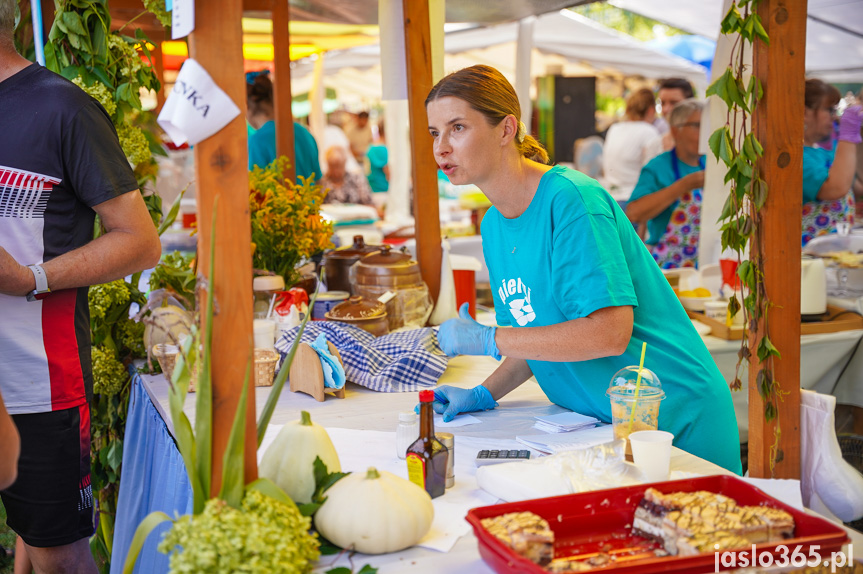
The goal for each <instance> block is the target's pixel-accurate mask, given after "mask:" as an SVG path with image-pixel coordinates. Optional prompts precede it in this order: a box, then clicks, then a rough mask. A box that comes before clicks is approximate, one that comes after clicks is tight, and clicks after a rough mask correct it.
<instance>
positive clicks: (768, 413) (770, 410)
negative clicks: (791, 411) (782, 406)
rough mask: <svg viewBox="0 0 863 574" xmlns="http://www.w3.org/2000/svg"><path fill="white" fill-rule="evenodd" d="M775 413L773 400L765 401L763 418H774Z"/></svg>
mask: <svg viewBox="0 0 863 574" xmlns="http://www.w3.org/2000/svg"><path fill="white" fill-rule="evenodd" d="M776 415H777V412H776V405H774V404H773V401H767V402H766V403H765V404H764V420H766V421H767V422H770V421H772V420H773V419H775V418H776Z"/></svg>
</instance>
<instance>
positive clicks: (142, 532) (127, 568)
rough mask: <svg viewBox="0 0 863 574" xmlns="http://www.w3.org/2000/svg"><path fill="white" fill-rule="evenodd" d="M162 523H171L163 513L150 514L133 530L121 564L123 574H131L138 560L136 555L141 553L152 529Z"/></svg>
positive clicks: (169, 518) (168, 517)
mask: <svg viewBox="0 0 863 574" xmlns="http://www.w3.org/2000/svg"><path fill="white" fill-rule="evenodd" d="M163 522H171V517H170V516H168V515H167V514H165V513H164V512H158V511H157V512H151V513H150V514H148V515H147V516H146V517H145V518H144V520H142V521H141V524H139V525H138V528H136V529H135V536H133V537H132V543H131V544H130V545H129V553H128V554H126V562H125V563H124V564H123V574H132V572H134V570H135V562H137V560H138V554H140V553H141V548H143V547H144V542H145V541H146V540H147V537H148V536H149V535H150V533H151V532H153V529H154V528H156V527H157V526H159V525H160V524H162V523H163Z"/></svg>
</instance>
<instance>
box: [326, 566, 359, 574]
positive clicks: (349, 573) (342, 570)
mask: <svg viewBox="0 0 863 574" xmlns="http://www.w3.org/2000/svg"><path fill="white" fill-rule="evenodd" d="M324 574H354V572H353V570H351V569H350V568H348V567H347V566H338V567H336V568H330V569H329V570H325V571H324Z"/></svg>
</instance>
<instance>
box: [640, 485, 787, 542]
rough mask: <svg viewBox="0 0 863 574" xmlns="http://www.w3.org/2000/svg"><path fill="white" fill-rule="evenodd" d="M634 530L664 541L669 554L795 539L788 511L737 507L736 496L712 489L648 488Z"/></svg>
mask: <svg viewBox="0 0 863 574" xmlns="http://www.w3.org/2000/svg"><path fill="white" fill-rule="evenodd" d="M632 529H633V532H634V533H635V534H637V535H639V536H643V537H645V538H649V539H652V540H656V541H657V542H659V543H660V544H662V546H663V548H665V550H666V551H667V552H668V553H669V554H672V555H677V554H680V555H691V554H698V553H701V552H713V551H714V550H717V549H719V550H727V549H730V548H745V547H747V546H749V545H752V544H761V543H763V542H769V541H773V540H784V539H786V538H791V537H792V536H793V535H794V520H793V518H792V517H791V515H790V514H788V513H787V512H785V511H784V510H780V509H778V508H771V507H767V506H738V505H737V502H736V501H735V500H734V499H732V498H729V497H727V496H723V495H721V494H715V493H712V492H707V491H697V492H672V493H662V492H659V491H658V490H656V489H654V488H648V489H647V490H646V491H645V493H644V498H642V500H641V501H640V502H639V504H638V507H637V508H636V510H635V518H634V520H633V523H632ZM716 544H719V548H717V547H716V546H715V545H716Z"/></svg>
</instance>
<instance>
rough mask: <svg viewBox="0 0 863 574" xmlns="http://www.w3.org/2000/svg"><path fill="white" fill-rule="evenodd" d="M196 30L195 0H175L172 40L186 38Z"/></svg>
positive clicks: (172, 15)
mask: <svg viewBox="0 0 863 574" xmlns="http://www.w3.org/2000/svg"><path fill="white" fill-rule="evenodd" d="M194 29H195V0H173V8H172V10H171V39H172V40H177V39H179V38H185V37H186V36H188V35H189V34H191V33H192V30H194Z"/></svg>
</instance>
